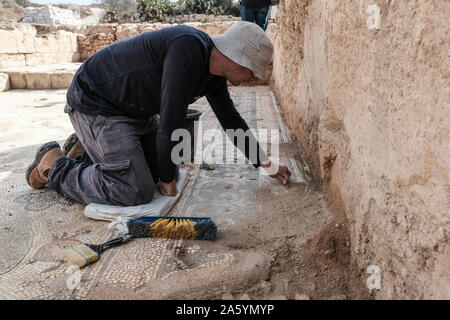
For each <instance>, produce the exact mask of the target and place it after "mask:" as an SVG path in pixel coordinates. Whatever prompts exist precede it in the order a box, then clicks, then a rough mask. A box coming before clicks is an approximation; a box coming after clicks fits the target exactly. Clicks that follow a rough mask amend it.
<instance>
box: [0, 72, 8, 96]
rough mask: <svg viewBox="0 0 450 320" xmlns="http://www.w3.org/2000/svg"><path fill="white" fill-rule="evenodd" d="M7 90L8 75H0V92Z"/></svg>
mask: <svg viewBox="0 0 450 320" xmlns="http://www.w3.org/2000/svg"><path fill="white" fill-rule="evenodd" d="M9 88H10V82H9V75H8V74H7V73H0V92H3V91H7V90H9Z"/></svg>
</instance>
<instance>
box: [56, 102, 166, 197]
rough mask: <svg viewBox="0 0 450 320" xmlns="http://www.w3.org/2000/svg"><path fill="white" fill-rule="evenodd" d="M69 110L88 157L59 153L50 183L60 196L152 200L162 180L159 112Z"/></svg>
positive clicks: (67, 109) (67, 107)
mask: <svg viewBox="0 0 450 320" xmlns="http://www.w3.org/2000/svg"><path fill="white" fill-rule="evenodd" d="M64 112H66V113H68V115H69V117H70V120H71V122H72V125H73V127H74V129H75V132H76V134H77V136H78V139H79V140H80V141H81V144H82V145H83V147H84V149H85V151H86V153H87V155H88V156H89V157H88V158H87V159H89V158H90V160H89V161H86V157H85V161H80V160H74V159H70V158H67V157H60V158H59V159H58V160H56V162H55V163H54V164H53V166H52V168H51V169H50V172H49V176H48V178H49V183H50V186H51V187H52V188H53V189H54V190H55V191H56V192H58V193H59V194H60V195H62V196H64V197H66V198H70V199H73V200H76V201H79V202H82V203H85V204H88V203H101V204H113V205H122V206H132V205H139V204H144V203H148V202H150V201H151V200H152V199H153V195H154V193H155V181H158V179H159V176H158V169H157V165H156V163H157V161H156V160H157V156H156V131H157V116H155V117H153V118H150V119H133V118H128V117H124V116H114V117H105V116H101V115H98V116H90V115H86V114H82V113H80V112H77V111H75V110H73V109H72V108H71V107H70V106H69V105H67V106H66V108H65V110H64Z"/></svg>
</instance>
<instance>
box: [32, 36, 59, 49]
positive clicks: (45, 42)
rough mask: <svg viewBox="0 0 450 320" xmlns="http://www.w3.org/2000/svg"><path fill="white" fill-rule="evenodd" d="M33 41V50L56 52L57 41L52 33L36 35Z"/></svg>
mask: <svg viewBox="0 0 450 320" xmlns="http://www.w3.org/2000/svg"><path fill="white" fill-rule="evenodd" d="M34 41H35V47H36V51H35V52H42V53H49V52H58V42H57V41H56V37H55V36H54V35H50V34H48V35H43V36H41V37H36V38H35V39H34Z"/></svg>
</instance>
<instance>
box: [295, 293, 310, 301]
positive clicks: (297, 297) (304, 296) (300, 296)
mask: <svg viewBox="0 0 450 320" xmlns="http://www.w3.org/2000/svg"><path fill="white" fill-rule="evenodd" d="M295 300H311V298H310V297H309V296H308V295H307V294H300V293H296V294H295Z"/></svg>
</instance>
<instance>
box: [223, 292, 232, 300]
mask: <svg viewBox="0 0 450 320" xmlns="http://www.w3.org/2000/svg"><path fill="white" fill-rule="evenodd" d="M222 300H234V297H233V295H232V294H231V293H229V292H228V293H224V294H223V296H222Z"/></svg>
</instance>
